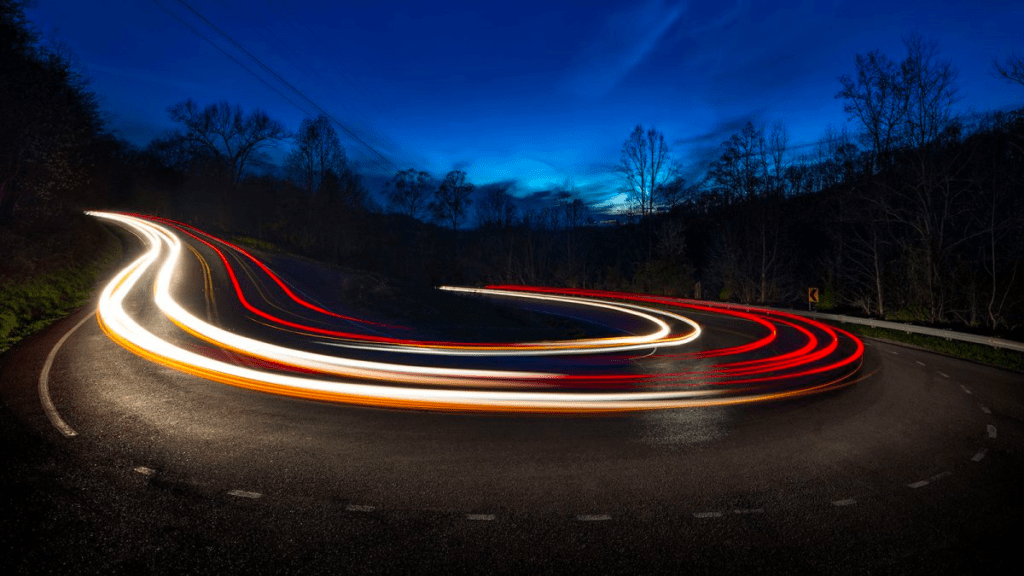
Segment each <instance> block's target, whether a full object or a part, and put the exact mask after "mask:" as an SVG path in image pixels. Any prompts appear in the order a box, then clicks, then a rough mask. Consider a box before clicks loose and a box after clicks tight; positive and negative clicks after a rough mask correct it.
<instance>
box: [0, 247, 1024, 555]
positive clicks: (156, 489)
mask: <svg viewBox="0 0 1024 576" xmlns="http://www.w3.org/2000/svg"><path fill="white" fill-rule="evenodd" d="M192 244H193V245H194V248H196V250H197V251H198V252H200V253H201V254H205V255H206V256H207V257H208V258H207V260H210V261H212V260H213V254H212V253H210V252H209V249H208V248H207V247H204V246H202V245H201V244H199V243H197V242H193V243H192ZM142 253H143V251H142V245H141V243H140V242H138V241H135V240H132V239H126V254H129V255H130V257H131V258H136V257H138V256H139V255H140V254H142ZM191 262H192V264H190V266H191V267H192V268H191V271H190V272H188V274H189V275H188V276H187V277H186V278H187V279H188V280H187V281H184V282H182V284H181V287H180V288H178V292H179V293H180V294H181V296H182V302H183V305H184V306H186V307H187V308H189V309H190V310H195V311H197V313H198V311H205V310H206V304H207V302H206V301H204V298H203V294H204V293H205V292H204V290H202V289H199V290H195V289H194V288H195V286H205V285H206V281H205V280H203V278H204V277H205V275H204V272H203V269H202V268H203V267H202V266H201V265H200V260H199V259H193V260H191ZM123 264H127V260H126V262H124V263H123ZM211 268H212V267H211ZM111 277H113V274H112V275H111ZM210 281H211V282H212V283H215V284H214V286H212V288H214V289H213V290H212V291H211V293H212V294H215V295H216V298H215V301H214V302H213V303H212V309H211V310H210V311H209V315H210V316H211V317H213V316H218V318H217V320H218V322H220V323H221V324H223V325H226V326H227V325H233V324H232V323H235V328H233V329H234V330H236V331H241V330H242V329H243V326H242V325H241V323H242V322H243V318H244V317H246V316H245V315H244V314H243V312H242V311H241V310H240V309H239V304H238V303H237V300H233V299H231V298H229V297H225V294H229V291H228V290H227V289H226V288H223V284H225V283H226V282H227V281H228V279H227V277H226V275H225V274H224V273H223V270H211V271H210ZM190 287H191V288H190ZM253 288H255V285H254V286H253ZM141 292H142V293H145V294H149V293H150V290H149V289H148V288H147V289H145V290H142V291H141ZM189 294H192V295H193V296H192V299H191V300H190V299H189V296H188V295H189ZM196 294H198V296H195V295H196ZM304 294H305V293H304ZM300 296H301V295H300ZM98 298H99V294H97V297H96V298H95V299H94V301H93V302H92V303H91V304H90V305H89V306H86V307H85V308H83V309H82V310H81V311H80V312H79V313H77V314H76V315H73V316H71V317H69V318H67V319H66V320H64V321H61V322H58V323H56V324H55V325H53V326H51V327H50V328H49V329H47V330H45V331H43V332H42V333H40V334H38V335H37V336H35V337H33V338H31V339H30V340H29V341H27V342H25V343H23V344H22V345H20V346H18V347H16V348H15V349H14V350H12V351H11V352H9V353H8V354H7V355H5V356H4V358H3V366H2V367H0V383H2V387H0V397H2V400H3V403H2V405H0V423H2V426H3V434H4V438H5V440H7V442H6V444H7V446H8V450H7V452H8V453H7V455H6V458H5V462H4V466H3V471H2V472H0V482H2V484H0V486H2V487H3V492H4V494H5V497H4V498H3V502H2V517H3V518H5V519H6V521H5V522H4V527H3V529H2V533H0V549H2V550H3V551H4V552H3V555H4V556H5V557H6V558H8V559H9V560H8V561H7V562H6V563H7V564H8V565H10V566H13V567H14V568H15V571H16V572H19V573H38V572H56V571H61V572H68V571H71V572H75V573H111V572H129V571H131V572H140V571H141V572H153V573H181V572H190V573H193V572H194V573H224V572H246V573H253V572H258V573H264V572H277V573H303V574H309V573H338V572H346V573H347V572H369V573H389V572H390V573H393V572H410V571H417V572H424V571H428V570H429V571H433V570H445V571H449V572H469V571H481V570H486V571H488V572H525V571H529V572H541V573H564V572H576V571H579V570H580V569H587V570H597V571H601V572H614V573H619V572H630V573H633V572H638V571H639V572H662V571H674V572H678V571H681V570H685V571H688V572H690V571H693V572H712V571H713V572H751V571H772V572H777V571H783V570H784V571H787V572H824V571H828V572H842V573H854V572H856V573H861V572H867V571H873V572H901V573H903V572H910V573H926V572H927V573H935V572H939V573H950V572H964V571H968V570H970V571H980V570H990V571H996V572H1001V571H1009V570H1010V569H1011V567H1012V564H1011V563H1012V562H1013V561H1014V559H1015V558H1014V557H1015V555H1016V550H1015V548H1014V542H1015V540H1014V539H1013V537H1012V533H1013V530H1014V528H1015V527H1016V526H1017V525H1018V524H1019V517H1020V512H1021V510H1022V507H1021V504H1022V497H1021V491H1020V480H1021V479H1022V478H1024V475H1022V473H1024V454H1022V450H1021V447H1022V446H1024V443H1022V441H1021V440H1022V433H1024V429H1022V426H1021V422H1022V420H1021V418H1022V415H1024V403H1022V394H1021V390H1020V387H1021V385H1022V384H1024V381H1022V380H1024V378H1022V377H1021V375H1020V374H1015V373H1010V372H1006V371H1002V370H998V369H994V368H989V367H984V366H980V365H976V364H972V363H969V362H964V361H959V360H955V359H951V358H947V357H943V356H939V355H935V354H931V353H928V352H923V351H919V350H914V349H910V348H905V347H900V346H895V345H891V344H886V343H883V342H879V341H867V342H866V344H867V346H866V348H865V351H864V356H863V366H862V367H861V368H860V371H859V372H858V373H857V375H856V377H855V378H852V379H856V380H857V381H856V382H855V383H854V384H852V385H850V386H843V387H837V388H836V389H834V390H830V391H828V392H825V393H822V394H815V395H807V396H802V395H800V396H795V397H791V398H786V399H783V400H778V401H771V402H756V403H742V404H735V405H733V404H725V405H713V406H704V407H690V408H681V409H665V410H645V411H640V412H625V413H611V414H608V413H605V414H596V415H595V414H592V415H588V416H570V415H565V414H560V415H552V414H518V413H505V412H494V411H486V412H483V413H476V412H469V413H466V412H462V411H459V412H454V413H453V412H450V411H436V410H396V409H391V408H379V407H366V406H351V405H346V404H339V403H336V402H319V401H313V400H309V399H305V398H296V397H288V396H279V395H274V394H267V393H264V392H258V391H253V390H250V389H248V388H245V387H239V386H232V385H227V384H224V383H222V382H215V381H211V380H209V379H204V378H200V377H197V376H194V375H191V374H188V373H186V372H183V371H181V370H179V369H175V368H172V367H168V366H165V365H163V364H160V363H158V362H154V361H151V360H150V359H146V358H142V357H140V356H139V355H136V354H134V353H133V352H131V351H129V350H127V349H125V347H123V346H121V345H119V344H118V343H116V342H115V341H113V340H112V339H111V338H110V337H108V335H107V334H105V333H104V332H103V330H101V327H100V323H98V322H97V321H96V318H95V314H94V312H95V310H96V307H97V304H98ZM271 301H272V299H268V300H267V301H266V302H268V303H269V302H271ZM320 302H321V301H320V300H317V302H316V303H314V304H318V303H320ZM125 308H126V309H128V310H131V312H132V313H133V314H135V315H136V317H137V318H139V319H140V323H144V324H145V325H146V326H147V327H149V328H151V329H152V330H153V332H154V333H157V334H162V335H164V336H166V337H167V338H168V339H172V338H177V339H178V340H177V341H178V342H179V343H183V342H184V340H183V337H181V336H177V337H172V336H171V334H172V332H173V331H174V330H175V329H176V327H175V326H174V325H173V324H172V323H170V322H168V321H167V320H166V317H165V316H164V315H163V314H162V313H161V312H160V310H158V309H157V307H156V306H155V305H154V304H152V302H151V300H150V299H149V298H144V297H134V298H132V299H129V300H127V301H126V305H125ZM568 309H573V308H572V306H569V305H566V306H563V308H562V312H563V313H566V314H570V312H567V311H566V310H568ZM339 310H340V309H339ZM571 313H572V314H575V315H577V316H579V315H580V313H579V311H578V310H577V311H576V312H571ZM688 314H689V315H690V316H692V317H693V318H694V319H697V320H698V323H699V324H700V325H701V327H702V328H703V329H704V331H703V334H702V338H701V339H699V340H697V341H695V342H694V344H695V345H696V344H697V343H700V346H703V347H704V348H706V349H713V348H720V347H727V346H735V345H738V344H740V343H742V342H749V341H751V340H753V339H756V338H757V337H758V335H759V334H760V333H758V332H757V331H756V329H752V328H747V330H748V331H750V333H749V334H744V333H743V329H742V328H739V327H740V326H742V323H739V321H737V320H736V319H729V318H721V317H719V318H715V317H713V316H712V315H710V314H705V315H703V316H702V315H700V314H698V313H696V312H695V311H691V312H688ZM314 316H315V314H311V315H310V317H311V318H312V317H314ZM251 317H252V314H248V318H249V320H246V321H245V322H247V324H246V326H247V328H245V329H246V330H249V331H250V332H252V333H254V334H256V333H258V334H260V335H262V336H264V337H267V338H270V337H271V336H272V337H273V338H275V339H276V341H277V342H279V343H290V344H298V343H300V342H301V343H306V344H308V343H309V342H310V341H311V338H312V337H311V336H310V335H308V334H306V335H299V334H294V333H289V332H282V331H281V330H278V329H272V328H270V327H268V326H263V328H258V326H262V325H258V324H256V323H254V322H253V321H252V320H251ZM587 318H588V320H590V324H591V329H592V331H593V332H594V334H590V335H588V337H591V336H592V337H599V336H600V337H608V336H609V334H603V333H602V328H601V327H600V326H601V325H603V324H605V323H611V322H613V321H618V322H620V323H621V322H622V315H621V314H619V313H617V312H616V313H610V315H608V316H607V317H605V316H601V315H600V314H598V315H597V316H588V317H587ZM615 318H618V320H615ZM374 320H375V321H376V320H381V321H382V322H381V323H384V322H383V321H384V320H388V319H374ZM598 320H600V321H598ZM143 321H144V322H143ZM346 322H347V321H346ZM637 322H638V324H637V325H629V326H626V327H625V328H623V327H622V326H618V328H619V329H620V330H625V329H627V328H628V331H636V330H639V329H640V328H641V327H642V325H643V322H642V321H637ZM349 324H350V325H351V323H349ZM324 325H326V324H324ZM76 326H78V328H77V329H74V331H73V332H72V331H71V330H72V329H73V328H75V327H76ZM675 328H678V327H675V326H674V327H673V329H675ZM260 330H263V331H262V332H259V331H260ZM374 330H382V329H379V328H375V329H374ZM680 330H682V328H680ZM367 333H373V332H372V331H368V332H367ZM289 334H290V335H289ZM406 334H409V335H412V336H416V337H420V336H425V337H429V335H426V334H421V333H418V332H416V331H415V330H414V331H412V332H406ZM65 337H66V338H65ZM62 339H63V342H62V343H61V345H60V347H59V348H57V349H56V352H54V350H55V346H56V345H57V344H58V342H60V341H61V340H62ZM780 345H781V344H780ZM845 346H849V344H845ZM769 348H770V347H769ZM840 351H841V350H840ZM775 353H783V352H782V351H781V350H780V351H776V352H775ZM358 354H362V355H363V356H360V358H362V359H364V360H367V359H370V358H373V359H376V360H380V359H381V353H377V352H374V351H372V350H371V351H362V352H358ZM51 355H52V363H51V365H50V367H49V370H48V371H47V378H46V380H47V386H46V388H47V390H46V392H47V394H46V395H45V396H47V397H49V398H51V399H52V403H53V409H54V414H56V415H57V416H58V417H59V420H60V421H62V422H64V423H66V425H67V426H68V427H69V429H70V430H73V433H74V435H73V436H67V435H66V434H65V432H66V431H65V432H62V431H61V429H59V428H58V427H57V426H55V425H54V421H53V414H51V415H49V416H48V414H47V411H46V410H44V403H43V402H42V401H41V395H40V386H39V381H40V375H41V373H42V371H43V368H44V366H45V365H46V364H47V358H48V357H49V356H51ZM412 356H416V357H421V356H424V355H418V356H417V355H415V354H412V353H410V354H406V355H405V356H401V355H400V356H399V357H402V358H408V357H412ZM602 357H603V356H602ZM467 361H468V362H470V363H471V364H472V366H473V369H474V370H487V369H497V368H498V367H499V363H498V362H497V361H491V360H487V359H483V360H481V359H473V358H470V359H468V360H467ZM437 362H440V363H441V365H444V363H445V362H448V360H447V359H445V360H437ZM522 362H523V363H522V364H520V365H517V366H516V367H515V369H516V370H520V371H521V370H538V371H542V370H556V369H558V368H559V367H564V365H565V364H564V363H565V362H566V360H564V359H561V358H560V357H559V358H546V359H545V358H541V359H536V358H534V359H525V360H523V361H522ZM643 362H646V364H643ZM659 362H661V363H664V360H657V357H656V356H652V357H651V358H650V359H645V360H642V362H641V364H630V366H632V367H631V368H626V369H623V370H624V373H633V372H636V371H637V370H640V371H641V372H644V371H648V370H652V369H654V368H652V366H657V365H658V363H659ZM460 365H461V364H460ZM598 365H600V368H601V370H605V369H607V365H605V364H601V363H600V362H598ZM637 366H640V368H637ZM801 378H803V379H806V377H801ZM801 378H795V380H800V379H801ZM808 385H810V384H808V383H801V386H808Z"/></svg>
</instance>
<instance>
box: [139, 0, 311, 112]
mask: <svg viewBox="0 0 1024 576" xmlns="http://www.w3.org/2000/svg"><path fill="white" fill-rule="evenodd" d="M153 3H154V4H156V5H157V6H159V7H160V8H162V9H163V11H164V12H167V13H168V14H170V15H171V16H173V17H174V19H175V20H177V21H178V22H181V23H182V24H184V25H185V26H186V27H187V28H188V29H189V30H191V31H192V32H194V33H195V35H196V36H199V37H200V38H202V39H203V40H206V41H207V42H209V43H210V46H213V47H214V48H216V49H217V50H218V51H220V53H221V54H223V55H225V56H227V57H228V58H230V59H231V61H232V62H234V63H235V64H238V65H239V66H241V67H242V69H243V70H245V71H246V72H248V73H249V74H252V75H253V76H255V77H256V79H257V80H259V81H260V82H262V83H263V84H264V85H265V86H266V87H267V88H270V89H271V90H273V91H274V92H276V93H277V95H278V96H280V97H281V98H284V99H285V100H286V101H287V102H288V103H289V104H291V105H292V106H295V107H296V108H298V109H299V110H302V107H301V106H299V105H298V104H296V103H295V102H293V101H292V99H291V98H289V97H287V96H285V95H284V93H283V92H281V91H280V90H278V89H277V87H276V86H274V85H273V84H271V83H270V82H267V81H266V79H264V78H263V77H262V76H260V75H259V74H257V73H255V72H253V71H252V70H251V69H250V68H249V67H248V66H246V65H245V64H243V63H242V62H241V61H240V60H238V59H237V58H235V57H234V56H232V55H231V54H230V53H228V52H227V51H226V50H224V49H223V48H221V47H220V46H218V45H217V43H216V42H214V41H213V40H210V39H209V38H207V37H206V36H204V35H203V33H202V32H200V31H199V30H196V29H195V27H194V26H192V25H191V24H189V23H188V22H186V21H185V20H183V19H182V18H181V17H180V16H178V15H177V14H175V13H174V12H171V11H170V10H168V9H167V7H166V6H164V5H163V4H161V3H160V2H158V0H153ZM302 112H303V113H305V112H306V111H305V110H302Z"/></svg>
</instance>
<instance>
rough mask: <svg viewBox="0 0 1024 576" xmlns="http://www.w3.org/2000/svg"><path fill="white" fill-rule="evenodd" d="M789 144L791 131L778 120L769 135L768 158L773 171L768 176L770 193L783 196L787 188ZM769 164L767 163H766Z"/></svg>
mask: <svg viewBox="0 0 1024 576" xmlns="http://www.w3.org/2000/svg"><path fill="white" fill-rule="evenodd" d="M788 145H789V132H788V131H787V130H786V125H785V124H783V123H782V122H776V123H775V124H773V125H772V131H771V134H770V135H769V136H768V142H767V146H768V159H769V160H770V162H771V173H770V174H769V175H768V178H766V180H767V182H768V190H769V193H770V194H773V195H775V196H783V195H784V193H785V189H786V178H785V174H786V160H787V159H786V147H787V146H788ZM766 166H767V163H766Z"/></svg>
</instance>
